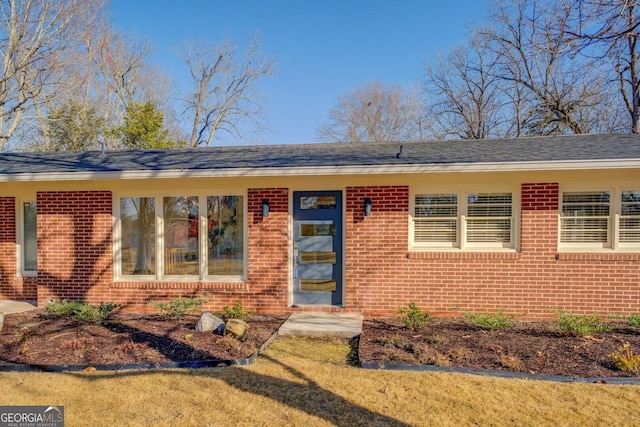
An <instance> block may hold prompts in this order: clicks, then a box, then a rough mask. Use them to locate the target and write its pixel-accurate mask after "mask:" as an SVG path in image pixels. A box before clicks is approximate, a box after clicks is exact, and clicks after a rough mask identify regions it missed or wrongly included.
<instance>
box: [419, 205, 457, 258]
mask: <svg viewBox="0 0 640 427" xmlns="http://www.w3.org/2000/svg"><path fill="white" fill-rule="evenodd" d="M457 236H458V195H457V194H419V195H417V196H416V198H415V214H414V241H415V242H418V243H434V244H436V245H438V246H453V245H455V243H456V242H457V240H458V238H457Z"/></svg>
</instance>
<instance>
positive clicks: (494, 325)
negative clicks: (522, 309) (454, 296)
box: [463, 310, 516, 330]
mask: <svg viewBox="0 0 640 427" xmlns="http://www.w3.org/2000/svg"><path fill="white" fill-rule="evenodd" d="M463 314H464V317H465V319H467V322H469V323H472V324H474V325H477V326H480V327H481V328H482V329H486V330H492V329H502V328H507V327H509V326H513V325H515V324H516V322H515V321H514V320H513V319H514V318H515V317H516V316H515V315H513V314H507V313H504V312H503V311H502V310H498V311H497V312H496V313H488V312H487V313H484V314H481V313H471V312H468V311H465V312H464V313H463Z"/></svg>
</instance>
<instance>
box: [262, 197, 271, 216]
mask: <svg viewBox="0 0 640 427" xmlns="http://www.w3.org/2000/svg"><path fill="white" fill-rule="evenodd" d="M270 211H271V209H270V208H269V199H262V216H263V217H264V218H266V217H268V216H269V212H270Z"/></svg>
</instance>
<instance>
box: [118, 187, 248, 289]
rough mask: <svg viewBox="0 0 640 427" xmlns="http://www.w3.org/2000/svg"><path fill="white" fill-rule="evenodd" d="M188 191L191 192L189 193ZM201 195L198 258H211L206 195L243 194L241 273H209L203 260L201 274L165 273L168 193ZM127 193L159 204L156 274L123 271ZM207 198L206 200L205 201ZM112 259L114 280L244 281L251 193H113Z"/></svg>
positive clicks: (156, 204)
mask: <svg viewBox="0 0 640 427" xmlns="http://www.w3.org/2000/svg"><path fill="white" fill-rule="evenodd" d="M186 193H189V194H186ZM185 194H186V196H187V197H198V214H199V230H200V232H199V237H198V239H199V240H198V243H199V245H200V247H199V254H198V255H199V259H201V260H203V259H208V247H207V246H208V245H207V240H206V239H207V236H206V233H204V232H202V230H206V229H207V226H208V224H207V208H206V198H207V197H208V196H242V198H243V206H242V209H243V221H244V223H243V239H244V248H243V254H242V260H243V273H242V275H209V274H208V272H207V264H206V263H205V262H201V263H200V265H199V269H200V271H199V274H191V275H167V274H164V259H165V256H164V249H165V248H164V231H163V230H164V209H163V208H162V207H163V206H164V204H163V203H164V198H165V197H183V196H185ZM128 197H153V198H154V199H155V206H156V222H155V226H156V233H155V234H156V251H157V253H158V254H160V256H156V266H155V268H156V273H155V275H126V274H122V251H121V248H122V235H121V222H120V199H123V198H128ZM203 201H204V203H203ZM113 217H114V225H113V260H114V263H113V264H114V280H115V281H120V282H131V281H135V282H172V283H173V282H194V281H198V282H244V281H246V280H247V279H246V277H247V269H248V262H247V259H248V258H247V256H248V228H249V224H248V196H247V191H246V190H242V191H234V190H215V191H214V190H212V191H207V192H202V191H200V190H198V191H192V192H191V191H187V192H183V193H175V192H171V193H158V192H153V193H149V192H142V191H141V192H126V193H118V194H114V195H113Z"/></svg>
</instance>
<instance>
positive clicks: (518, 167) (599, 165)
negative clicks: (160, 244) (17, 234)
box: [0, 159, 640, 182]
mask: <svg viewBox="0 0 640 427" xmlns="http://www.w3.org/2000/svg"><path fill="white" fill-rule="evenodd" d="M633 168H640V159H609V160H569V161H567V160H559V161H535V162H486V163H437V164H416V165H412V164H404V165H353V166H301V167H264V168H225V169H206V170H202V169H197V170H190V169H172V170H137V171H133V170H132V171H98V172H56V173H20V174H4V175H0V182H46V181H87V180H119V179H150V178H159V179H175V178H237V177H277V176H314V175H380V174H382V175H390V174H418V173H471V172H518V171H523V172H524V171H529V172H531V171H541V172H542V171H559V170H596V169H633Z"/></svg>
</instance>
